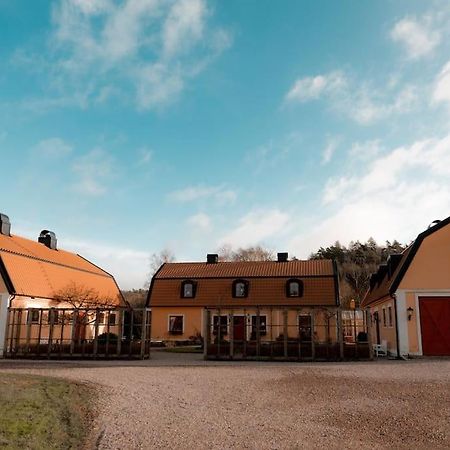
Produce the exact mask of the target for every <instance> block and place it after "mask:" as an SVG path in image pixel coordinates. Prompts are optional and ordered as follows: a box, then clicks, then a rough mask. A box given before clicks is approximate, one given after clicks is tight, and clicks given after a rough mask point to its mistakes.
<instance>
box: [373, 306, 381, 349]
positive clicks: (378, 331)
mask: <svg viewBox="0 0 450 450" xmlns="http://www.w3.org/2000/svg"><path fill="white" fill-rule="evenodd" d="M373 318H374V320H375V328H376V330H377V344H378V345H380V344H381V340H380V318H379V316H378V312H374V313H373Z"/></svg>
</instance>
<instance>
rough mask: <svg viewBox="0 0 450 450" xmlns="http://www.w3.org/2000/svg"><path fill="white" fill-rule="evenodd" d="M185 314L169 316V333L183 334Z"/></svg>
mask: <svg viewBox="0 0 450 450" xmlns="http://www.w3.org/2000/svg"><path fill="white" fill-rule="evenodd" d="M183 321H184V317H183V316H169V333H170V334H183V327H184V324H183Z"/></svg>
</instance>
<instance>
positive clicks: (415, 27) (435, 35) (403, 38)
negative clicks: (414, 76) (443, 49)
mask: <svg viewBox="0 0 450 450" xmlns="http://www.w3.org/2000/svg"><path fill="white" fill-rule="evenodd" d="M391 38H392V40H393V41H394V42H398V43H400V44H401V45H402V46H403V47H404V49H405V51H406V54H407V57H408V58H410V59H419V58H422V57H424V56H427V55H429V54H431V53H432V52H433V50H434V49H435V48H436V47H437V46H438V45H439V43H440V41H441V33H440V31H439V30H437V29H435V26H434V23H433V20H432V16H430V15H427V16H425V17H423V18H421V19H418V18H414V17H405V18H403V19H401V20H399V21H398V22H397V23H396V24H395V25H394V27H393V28H392V30H391Z"/></svg>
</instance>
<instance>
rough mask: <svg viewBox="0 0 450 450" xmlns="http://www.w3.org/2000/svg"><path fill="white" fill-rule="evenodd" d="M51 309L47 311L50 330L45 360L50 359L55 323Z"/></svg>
mask: <svg viewBox="0 0 450 450" xmlns="http://www.w3.org/2000/svg"><path fill="white" fill-rule="evenodd" d="M52 310H53V308H51V309H49V311H48V317H49V319H50V328H49V330H48V344H47V358H50V355H51V352H52V342H53V331H54V323H55V315H54V314H53V313H52Z"/></svg>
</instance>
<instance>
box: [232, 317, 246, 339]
mask: <svg viewBox="0 0 450 450" xmlns="http://www.w3.org/2000/svg"><path fill="white" fill-rule="evenodd" d="M245 334H246V333H245V317H244V316H233V338H234V340H235V341H243V340H244V339H245Z"/></svg>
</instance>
